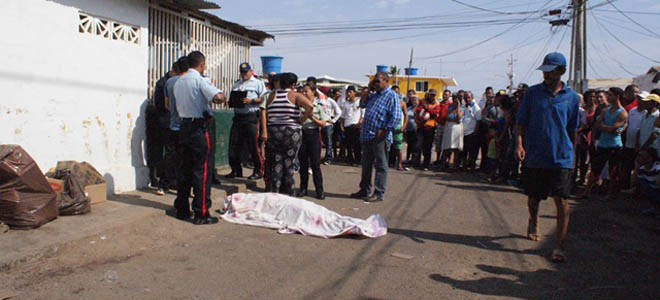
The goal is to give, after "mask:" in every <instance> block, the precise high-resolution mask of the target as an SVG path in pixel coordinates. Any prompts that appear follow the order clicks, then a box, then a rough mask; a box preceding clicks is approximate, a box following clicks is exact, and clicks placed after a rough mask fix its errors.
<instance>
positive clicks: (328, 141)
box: [319, 93, 341, 165]
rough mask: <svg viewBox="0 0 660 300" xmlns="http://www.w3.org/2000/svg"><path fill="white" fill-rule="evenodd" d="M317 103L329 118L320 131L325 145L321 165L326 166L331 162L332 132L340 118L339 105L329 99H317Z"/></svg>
mask: <svg viewBox="0 0 660 300" xmlns="http://www.w3.org/2000/svg"><path fill="white" fill-rule="evenodd" d="M332 94H334V93H330V95H332ZM319 103H320V104H321V106H323V110H325V113H326V114H327V115H328V116H330V118H331V119H330V120H329V121H327V122H326V125H325V127H323V129H321V136H322V137H323V143H324V144H325V158H324V159H323V164H326V165H327V164H329V163H330V161H331V160H332V156H333V155H332V154H333V152H334V150H333V146H332V145H333V143H332V136H333V135H332V131H333V126H334V124H336V123H337V121H339V119H340V118H341V108H340V107H339V104H337V102H336V101H335V100H334V99H332V98H330V97H326V98H325V99H319Z"/></svg>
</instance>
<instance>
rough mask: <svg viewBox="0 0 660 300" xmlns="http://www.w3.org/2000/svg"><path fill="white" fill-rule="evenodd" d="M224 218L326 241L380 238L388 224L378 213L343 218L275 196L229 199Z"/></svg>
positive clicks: (268, 194)
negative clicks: (359, 236)
mask: <svg viewBox="0 0 660 300" xmlns="http://www.w3.org/2000/svg"><path fill="white" fill-rule="evenodd" d="M224 205H225V210H226V212H225V214H223V215H222V218H223V219H224V220H225V221H227V222H231V223H236V224H244V225H252V226H259V227H266V228H273V229H277V230H278V232H280V233H294V232H299V233H301V234H303V235H311V236H317V237H323V238H331V237H336V236H340V235H350V234H355V235H362V236H366V237H372V238H374V237H380V236H383V235H385V234H387V223H385V220H384V219H383V217H381V216H380V215H378V214H375V215H372V216H370V217H369V218H367V219H366V220H363V219H358V218H352V217H347V216H342V215H340V214H337V213H335V212H333V211H331V210H329V209H327V208H325V207H323V206H321V205H318V204H316V203H314V202H311V201H307V200H303V199H298V198H294V197H289V196H285V195H281V194H275V193H255V194H243V193H237V194H233V195H231V196H228V197H227V199H226V200H225V204H224Z"/></svg>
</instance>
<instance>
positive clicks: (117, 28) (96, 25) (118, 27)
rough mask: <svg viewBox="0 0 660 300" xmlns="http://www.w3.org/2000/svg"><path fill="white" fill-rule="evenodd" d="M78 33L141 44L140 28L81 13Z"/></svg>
mask: <svg viewBox="0 0 660 300" xmlns="http://www.w3.org/2000/svg"><path fill="white" fill-rule="evenodd" d="M78 32H80V33H84V34H93V35H98V36H100V37H103V38H106V39H110V40H121V41H126V42H129V43H133V44H139V43H140V27H137V26H131V25H127V24H122V23H120V22H117V21H112V20H106V19H102V18H99V17H96V16H92V15H88V14H85V13H79V21H78Z"/></svg>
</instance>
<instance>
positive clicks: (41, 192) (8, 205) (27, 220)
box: [0, 145, 58, 229]
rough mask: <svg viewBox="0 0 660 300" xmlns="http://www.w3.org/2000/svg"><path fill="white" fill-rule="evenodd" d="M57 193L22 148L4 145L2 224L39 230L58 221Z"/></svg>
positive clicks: (0, 150)
mask: <svg viewBox="0 0 660 300" xmlns="http://www.w3.org/2000/svg"><path fill="white" fill-rule="evenodd" d="M57 214H58V211H57V202H56V200H55V192H54V191H53V189H52V188H51V187H50V185H49V184H48V181H46V176H44V174H43V173H42V172H41V170H40V169H39V166H37V163H35V162H34V160H33V159H32V157H30V155H29V154H28V153H27V152H26V151H25V150H24V149H23V148H22V147H21V146H18V145H0V221H1V222H3V223H5V224H7V225H9V226H10V227H12V228H17V229H27V228H37V227H39V226H41V225H43V224H46V223H48V222H50V221H52V220H54V219H55V218H57Z"/></svg>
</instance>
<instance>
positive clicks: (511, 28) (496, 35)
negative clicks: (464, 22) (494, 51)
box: [417, 0, 553, 60]
mask: <svg viewBox="0 0 660 300" xmlns="http://www.w3.org/2000/svg"><path fill="white" fill-rule="evenodd" d="M552 1H553V0H548V1H547V2H545V4H543V5H542V6H541V8H539V9H538V11H541V10H543V9H544V8H545V7H546V6H547V5H548V4H550V2H552ZM531 16H532V14H530V15H528V16H526V17H525V18H524V19H522V20H521V21H520V22H518V23H516V24H514V25H513V26H511V27H509V28H507V29H506V30H504V31H502V32H500V33H498V34H495V35H493V36H491V37H489V38H487V39H484V40H481V41H479V42H477V43H474V44H472V45H469V46H467V47H463V48H460V49H458V50H454V51H450V52H447V53H443V54H439V55H433V56H426V57H418V58H417V59H419V60H426V59H430V58H438V57H444V56H449V55H452V54H456V53H459V52H462V51H464V50H466V49H469V48H472V47H475V46H477V45H479V44H483V43H486V42H488V41H490V40H493V39H495V38H497V37H500V36H502V35H504V34H506V33H508V32H509V31H511V30H513V29H514V28H516V27H518V26H520V24H522V23H523V22H524V21H525V20H527V19H529V18H530V17H531Z"/></svg>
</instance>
